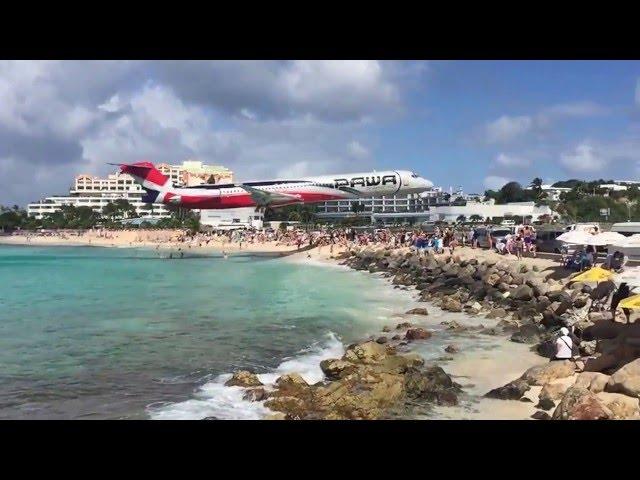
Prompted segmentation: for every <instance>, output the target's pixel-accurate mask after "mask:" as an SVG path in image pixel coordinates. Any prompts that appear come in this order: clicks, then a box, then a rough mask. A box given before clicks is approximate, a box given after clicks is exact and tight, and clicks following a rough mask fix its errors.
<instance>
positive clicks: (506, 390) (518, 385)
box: [485, 379, 531, 400]
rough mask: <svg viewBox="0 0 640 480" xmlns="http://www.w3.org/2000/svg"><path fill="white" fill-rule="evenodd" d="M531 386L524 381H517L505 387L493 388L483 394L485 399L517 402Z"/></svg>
mask: <svg viewBox="0 0 640 480" xmlns="http://www.w3.org/2000/svg"><path fill="white" fill-rule="evenodd" d="M530 388H531V386H530V385H529V384H528V383H527V382H525V381H524V380H521V379H517V380H514V381H513V382H509V383H507V384H506V385H504V386H502V387H498V388H494V389H493V390H491V391H489V392H488V393H486V394H485V397H487V398H498V399H500V400H519V399H520V398H522V396H523V395H524V394H525V392H527V391H528V390H529V389H530Z"/></svg>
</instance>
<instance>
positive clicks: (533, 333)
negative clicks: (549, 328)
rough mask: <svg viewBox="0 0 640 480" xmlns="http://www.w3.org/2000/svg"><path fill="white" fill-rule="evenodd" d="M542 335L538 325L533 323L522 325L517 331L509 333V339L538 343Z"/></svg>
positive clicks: (518, 341)
mask: <svg viewBox="0 0 640 480" xmlns="http://www.w3.org/2000/svg"><path fill="white" fill-rule="evenodd" d="M542 335H543V331H542V330H540V327H539V326H538V325H536V324H534V323H530V324H527V325H522V326H521V327H520V328H519V329H518V331H517V332H515V333H514V334H513V335H511V341H512V342H516V343H527V344H534V343H538V342H539V341H540V339H541V337H542Z"/></svg>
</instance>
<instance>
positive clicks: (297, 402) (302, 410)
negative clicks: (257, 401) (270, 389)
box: [264, 395, 308, 419]
mask: <svg viewBox="0 0 640 480" xmlns="http://www.w3.org/2000/svg"><path fill="white" fill-rule="evenodd" d="M264 406H265V407H267V408H269V409H271V410H275V411H276V412H283V413H285V414H286V415H287V416H286V418H290V419H300V418H304V417H305V416H306V415H307V412H308V409H307V408H306V406H305V402H304V400H302V399H301V398H298V397H294V396H290V395H280V396H275V397H272V398H270V399H269V400H267V401H266V402H264Z"/></svg>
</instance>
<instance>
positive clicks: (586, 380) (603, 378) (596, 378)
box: [575, 372, 609, 393]
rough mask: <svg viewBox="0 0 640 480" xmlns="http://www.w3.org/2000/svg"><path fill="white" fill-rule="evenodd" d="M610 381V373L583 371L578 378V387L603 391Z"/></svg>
mask: <svg viewBox="0 0 640 480" xmlns="http://www.w3.org/2000/svg"><path fill="white" fill-rule="evenodd" d="M608 381H609V375H605V374H604V373H599V372H581V373H579V374H578V378H576V383H575V386H576V387H580V388H586V389H587V390H589V391H590V392H593V393H600V392H603V391H604V389H605V387H606V386H607V382H608Z"/></svg>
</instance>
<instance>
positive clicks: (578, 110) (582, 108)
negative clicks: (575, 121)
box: [542, 101, 608, 117]
mask: <svg viewBox="0 0 640 480" xmlns="http://www.w3.org/2000/svg"><path fill="white" fill-rule="evenodd" d="M607 112H608V109H607V108H605V107H603V106H601V105H599V104H597V103H595V102H590V101H582V102H572V103H561V104H558V105H553V106H552V107H549V108H546V109H543V111H542V115H544V116H549V117H594V116H598V115H604V114H606V113H607Z"/></svg>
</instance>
